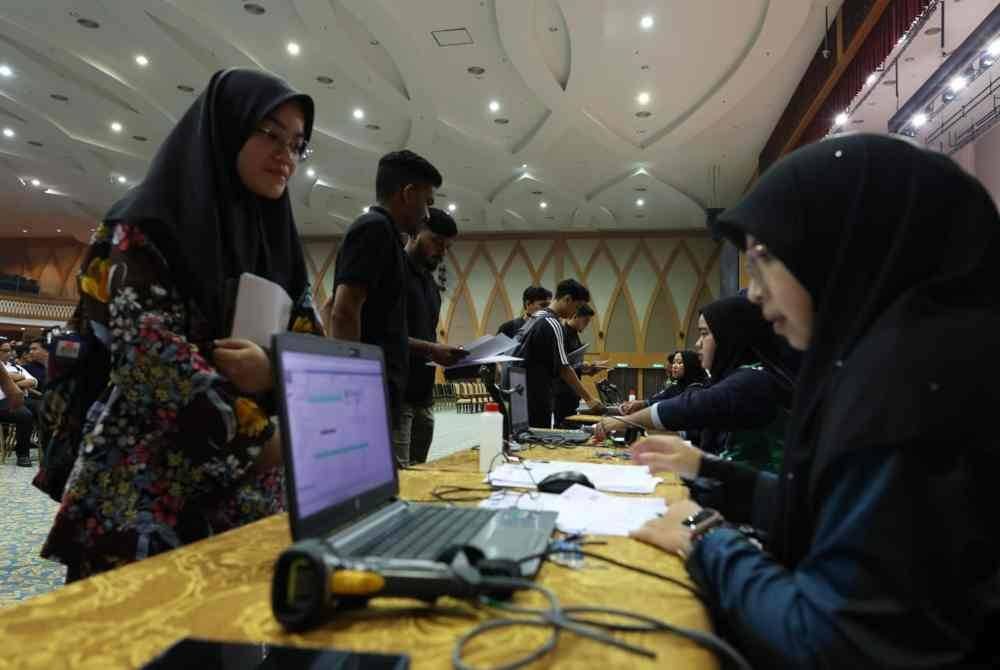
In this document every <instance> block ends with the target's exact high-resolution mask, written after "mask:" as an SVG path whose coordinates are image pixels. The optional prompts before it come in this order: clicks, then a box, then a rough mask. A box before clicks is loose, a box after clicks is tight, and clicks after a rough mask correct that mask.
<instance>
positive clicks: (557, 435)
mask: <svg viewBox="0 0 1000 670" xmlns="http://www.w3.org/2000/svg"><path fill="white" fill-rule="evenodd" d="M530 432H531V434H532V435H534V436H535V437H536V438H539V439H542V440H545V439H549V440H551V439H559V440H567V441H579V442H586V441H587V440H589V439H590V438H591V437H593V436H592V435H591V434H590V433H588V432H586V431H583V430H572V429H567V430H559V429H555V430H545V431H534V430H533V431H530Z"/></svg>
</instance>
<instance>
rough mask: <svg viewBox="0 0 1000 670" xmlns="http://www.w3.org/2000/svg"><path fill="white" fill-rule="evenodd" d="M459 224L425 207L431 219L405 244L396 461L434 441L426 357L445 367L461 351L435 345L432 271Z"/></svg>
mask: <svg viewBox="0 0 1000 670" xmlns="http://www.w3.org/2000/svg"><path fill="white" fill-rule="evenodd" d="M457 235H458V226H457V225H456V223H455V219H453V218H451V215H450V214H448V213H447V212H445V211H443V210H440V209H437V208H436V207H431V208H430V218H429V219H428V220H427V223H425V224H424V225H423V227H422V228H421V229H420V232H419V233H417V234H416V235H415V236H411V237H410V241H409V242H407V243H406V270H407V279H406V322H407V323H406V326H407V332H408V333H409V343H410V370H409V375H408V377H407V380H406V390H405V391H404V393H403V406H402V411H401V413H400V418H399V425H398V426H397V427H396V428H394V429H393V431H392V445H393V448H394V449H395V451H396V460H397V462H399V463H400V464H402V465H409V464H410V463H424V462H425V461H426V460H427V453H428V452H429V451H430V448H431V442H432V441H433V439H434V374H435V373H436V369H435V368H433V367H431V366H430V365H428V364H427V362H428V361H444V363H443V364H444V365H449V364H451V363H453V362H454V361H457V360H460V359H461V358H462V357H464V356H465V355H466V352H465V351H464V350H462V349H461V348H460V347H455V346H451V345H448V344H439V343H438V341H437V327H438V317H439V316H440V315H441V290H440V289H439V288H438V285H437V282H436V281H434V277H433V275H432V274H431V273H432V272H433V271H434V270H435V269H436V268H437V267H438V265H440V264H441V261H442V260H444V256H445V254H446V253H448V249H450V248H451V245H452V244H453V243H454V241H455V237H456V236H457Z"/></svg>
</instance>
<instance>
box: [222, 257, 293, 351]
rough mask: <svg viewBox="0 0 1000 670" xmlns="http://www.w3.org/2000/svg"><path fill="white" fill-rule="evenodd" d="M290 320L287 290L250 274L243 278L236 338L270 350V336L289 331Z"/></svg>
mask: <svg viewBox="0 0 1000 670" xmlns="http://www.w3.org/2000/svg"><path fill="white" fill-rule="evenodd" d="M291 317H292V299H291V298H289V297H288V293H286V292H285V289H284V288H282V287H281V286H279V285H278V284H275V283H274V282H273V281H269V280H267V279H264V278H263V277H258V276H257V275H254V274H250V273H249V272H244V273H243V274H241V275H240V288H239V293H237V295H236V313H235V315H234V316H233V331H232V336H233V337H237V338H243V339H245V340H250V341H251V342H256V343H257V344H259V345H260V346H261V347H262V348H264V349H270V348H271V335H274V334H275V333H282V332H284V331H286V330H287V329H288V322H289V321H290V320H291Z"/></svg>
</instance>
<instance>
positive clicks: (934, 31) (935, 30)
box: [924, 26, 941, 35]
mask: <svg viewBox="0 0 1000 670" xmlns="http://www.w3.org/2000/svg"><path fill="white" fill-rule="evenodd" d="M940 33H941V29H940V28H938V27H937V26H934V27H933V28H928V29H927V30H925V31H924V35H938V34H940Z"/></svg>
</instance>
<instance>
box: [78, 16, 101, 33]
mask: <svg viewBox="0 0 1000 670" xmlns="http://www.w3.org/2000/svg"><path fill="white" fill-rule="evenodd" d="M76 22H77V23H78V24H80V25H81V26H83V27H84V28H90V29H91V30H97V29H98V28H100V27H101V24H100V23H98V22H97V21H94V20H93V19H84V18H80V19H77V20H76Z"/></svg>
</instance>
